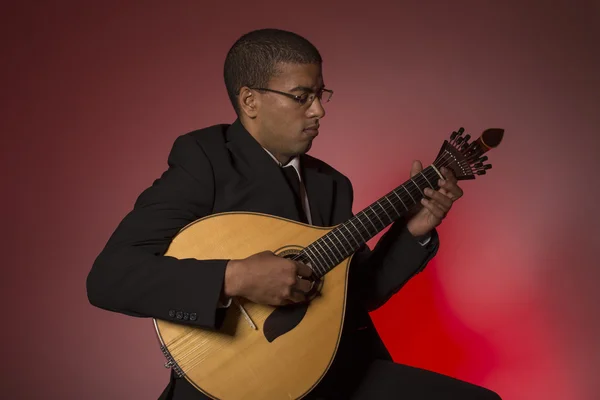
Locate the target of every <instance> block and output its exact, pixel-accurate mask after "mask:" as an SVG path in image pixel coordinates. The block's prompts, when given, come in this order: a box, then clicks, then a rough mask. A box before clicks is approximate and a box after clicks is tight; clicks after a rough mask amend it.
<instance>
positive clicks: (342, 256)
mask: <svg viewBox="0 0 600 400" xmlns="http://www.w3.org/2000/svg"><path fill="white" fill-rule="evenodd" d="M321 239H323V242H325V245H326V246H327V247H329V245H327V241H326V240H325V239H329V241H330V242H331V245H332V246H333V248H334V249H335V251H337V253H338V254H339V255H340V257H341V258H340V260H343V259H344V255H343V254H342V253H340V250H339V249H338V248H337V246H336V245H335V243H333V240H331V238H330V237H329V235H324V236H323V237H322V238H321ZM331 254H334V253H333V252H331Z"/></svg>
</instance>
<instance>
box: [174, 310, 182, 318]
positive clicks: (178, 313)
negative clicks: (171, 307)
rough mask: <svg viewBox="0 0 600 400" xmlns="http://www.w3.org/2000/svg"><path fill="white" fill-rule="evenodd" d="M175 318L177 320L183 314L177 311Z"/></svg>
mask: <svg viewBox="0 0 600 400" xmlns="http://www.w3.org/2000/svg"><path fill="white" fill-rule="evenodd" d="M175 316H176V317H177V319H181V318H183V313H182V312H181V311H177V314H176V315H175Z"/></svg>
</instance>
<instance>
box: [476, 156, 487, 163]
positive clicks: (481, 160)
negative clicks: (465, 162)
mask: <svg viewBox="0 0 600 400" xmlns="http://www.w3.org/2000/svg"><path fill="white" fill-rule="evenodd" d="M487 160H488V156H483V157H481V158H480V159H479V160H477V161H479V162H481V163H484V162H486V161H487Z"/></svg>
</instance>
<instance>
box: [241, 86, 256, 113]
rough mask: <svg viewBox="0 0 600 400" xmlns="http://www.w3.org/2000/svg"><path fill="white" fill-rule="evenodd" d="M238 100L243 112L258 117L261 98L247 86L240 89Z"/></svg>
mask: <svg viewBox="0 0 600 400" xmlns="http://www.w3.org/2000/svg"><path fill="white" fill-rule="evenodd" d="M238 101H239V102H240V111H241V112H242V113H243V114H245V115H246V116H247V117H248V118H252V119H254V118H256V116H257V115H258V110H259V108H260V99H259V98H258V96H256V94H255V93H253V92H252V91H251V90H250V89H249V88H248V87H247V86H244V87H242V88H241V89H240V94H239V96H238Z"/></svg>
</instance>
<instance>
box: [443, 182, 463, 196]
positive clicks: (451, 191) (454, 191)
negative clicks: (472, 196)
mask: <svg viewBox="0 0 600 400" xmlns="http://www.w3.org/2000/svg"><path fill="white" fill-rule="evenodd" d="M438 184H439V185H440V188H441V189H444V190H445V191H446V194H448V195H449V197H450V198H451V199H454V200H456V199H459V198H460V197H462V195H463V191H462V189H461V188H460V187H458V185H457V184H456V183H453V182H450V181H446V180H443V179H440V180H439V181H438ZM441 189H440V191H441Z"/></svg>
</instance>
